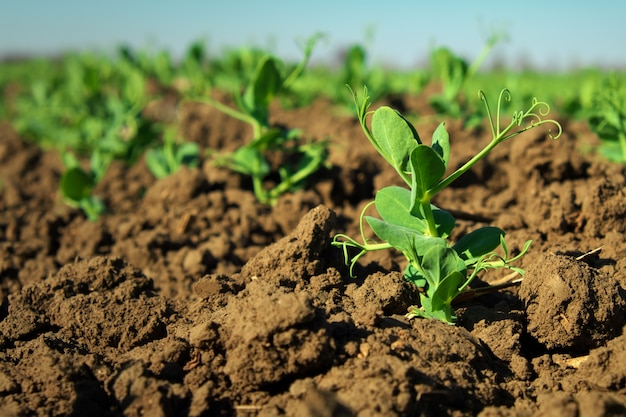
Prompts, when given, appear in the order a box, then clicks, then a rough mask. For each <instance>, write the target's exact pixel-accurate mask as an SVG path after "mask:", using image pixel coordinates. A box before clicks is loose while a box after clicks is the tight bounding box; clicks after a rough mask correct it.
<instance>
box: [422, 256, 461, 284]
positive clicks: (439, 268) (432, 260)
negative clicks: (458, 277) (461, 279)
mask: <svg viewBox="0 0 626 417" xmlns="http://www.w3.org/2000/svg"><path fill="white" fill-rule="evenodd" d="M421 265H422V270H423V271H424V274H425V276H426V280H427V281H428V284H429V285H430V286H433V287H434V289H436V288H437V287H438V286H439V285H440V283H441V281H442V280H443V279H444V278H445V277H447V276H449V275H451V274H452V273H454V272H458V273H460V274H462V275H466V274H467V268H466V267H465V262H463V259H461V258H460V257H459V255H457V253H456V252H455V251H454V250H453V249H452V248H449V247H448V246H447V245H445V246H444V245H435V246H432V247H430V248H429V249H428V250H427V251H426V252H425V253H424V257H423V258H422V264H421ZM459 285H460V284H459Z"/></svg>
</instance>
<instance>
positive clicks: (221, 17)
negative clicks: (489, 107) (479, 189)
mask: <svg viewBox="0 0 626 417" xmlns="http://www.w3.org/2000/svg"><path fill="white" fill-rule="evenodd" d="M383 4H384V5H383ZM625 18H626V2H616V1H614V0H610V1H609V0H595V1H594V2H586V3H583V2H577V1H576V0H571V1H552V2H550V1H546V0H544V1H537V0H526V1H519V0H508V1H502V0H500V1H486V0H483V1H456V2H455V1H441V0H440V1H435V0H431V1H430V2H424V1H415V0H414V1H393V0H388V1H384V2H383V1H378V2H373V1H368V0H363V1H360V2H354V1H340V0H334V1H329V0H317V1H312V2H297V1H293V0H292V1H286V0H265V1H251V0H245V1H244V0H239V1H237V0H222V1H216V0H205V1H198V0H196V1H193V0H187V1H185V0H181V1H177V2H173V1H163V0H151V1H147V0H124V1H122V0H108V1H97V2H96V1H93V0H54V1H43V0H2V6H1V7H0V56H6V55H7V54H16V53H18V54H33V53H34V54H42V53H45V54H51V53H56V52H59V51H64V50H68V49H72V50H76V49H98V50H104V51H111V50H113V48H114V47H116V46H117V45H119V44H121V43H126V44H130V45H131V46H133V47H136V48H151V49H153V50H161V49H167V50H169V51H170V52H172V53H173V54H174V55H176V56H178V55H180V54H181V53H182V51H184V50H185V48H186V47H187V46H188V45H189V44H190V43H191V42H192V41H194V40H198V39H204V40H206V41H207V45H208V47H209V51H210V52H213V53H215V54H219V53H220V52H221V51H222V50H223V49H224V48H225V47H228V46H230V47H237V46H243V45H249V44H253V45H256V46H261V47H266V48H269V49H270V50H272V51H273V52H274V53H276V54H277V55H279V56H281V57H283V58H285V59H297V58H299V57H300V49H299V46H298V42H301V41H302V40H304V39H306V38H307V37H309V36H311V35H312V34H314V33H316V32H324V33H325V34H326V35H327V40H326V41H325V42H324V43H321V44H319V45H318V47H317V48H316V49H315V51H314V54H313V60H317V61H324V62H327V61H332V59H333V58H334V57H335V56H336V53H337V51H338V50H339V49H340V48H342V47H345V46H347V45H350V44H352V43H356V42H358V43H362V44H364V45H366V46H367V48H368V51H369V59H370V62H372V63H386V64H392V65H396V66H399V67H402V68H410V67H411V66H415V65H418V64H420V63H423V62H424V60H425V59H426V58H427V56H428V53H429V51H430V50H431V49H432V48H433V47H437V46H447V47H449V48H451V49H452V50H453V51H455V52H456V53H458V54H460V55H462V56H464V57H466V58H468V59H471V58H473V57H474V56H476V55H477V54H478V52H479V51H480V49H481V48H482V47H483V45H484V43H485V41H486V39H487V38H488V36H489V35H490V34H491V33H493V32H494V31H498V32H504V33H506V34H507V35H508V40H507V41H503V42H500V43H499V44H498V45H497V46H496V48H495V49H494V50H493V51H492V54H491V56H490V59H491V60H495V59H500V60H504V61H505V62H506V63H507V65H508V66H513V67H514V66H516V65H519V64H520V62H529V63H530V64H532V65H533V66H534V67H535V68H539V69H542V68H556V69H567V68H570V67H572V66H597V65H601V66H610V67H616V66H619V67H624V66H626V50H625V48H624V44H625V43H626V23H625ZM368 33H370V34H371V36H370V35H368ZM489 62H490V61H488V63H489Z"/></svg>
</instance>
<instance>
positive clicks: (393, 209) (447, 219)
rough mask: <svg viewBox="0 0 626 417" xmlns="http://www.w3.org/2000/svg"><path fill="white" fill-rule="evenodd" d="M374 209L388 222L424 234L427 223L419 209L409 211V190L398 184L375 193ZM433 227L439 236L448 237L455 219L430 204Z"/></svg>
mask: <svg viewBox="0 0 626 417" xmlns="http://www.w3.org/2000/svg"><path fill="white" fill-rule="evenodd" d="M374 201H375V203H376V210H377V211H378V214H380V217H381V218H382V219H383V220H384V221H386V222H389V223H393V224H397V225H400V226H404V227H407V228H409V229H413V230H414V231H416V232H419V233H421V234H426V232H427V230H428V223H427V222H426V219H425V218H424V214H423V213H422V212H421V211H417V212H416V213H410V211H409V207H410V205H411V202H412V200H411V191H409V190H407V189H406V188H402V187H398V186H395V185H393V186H390V187H385V188H383V189H382V190H380V191H378V192H377V193H376V197H375V199H374ZM430 207H431V209H432V211H433V217H434V219H435V227H436V229H437V233H438V234H439V236H440V237H443V238H445V237H448V236H450V235H451V234H452V230H453V229H454V226H455V222H456V220H455V219H454V217H452V215H451V214H450V213H448V212H447V211H445V210H441V209H440V208H439V207H437V206H435V205H433V204H431V205H430Z"/></svg>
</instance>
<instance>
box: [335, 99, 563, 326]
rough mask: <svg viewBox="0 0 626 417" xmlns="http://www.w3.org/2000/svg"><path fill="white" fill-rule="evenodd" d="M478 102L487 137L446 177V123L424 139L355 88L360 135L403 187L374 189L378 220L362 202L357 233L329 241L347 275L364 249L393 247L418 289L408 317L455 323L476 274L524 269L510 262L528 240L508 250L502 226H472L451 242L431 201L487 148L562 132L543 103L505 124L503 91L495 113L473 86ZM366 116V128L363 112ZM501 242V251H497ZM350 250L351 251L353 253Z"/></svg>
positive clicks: (445, 221) (448, 227)
mask: <svg viewBox="0 0 626 417" xmlns="http://www.w3.org/2000/svg"><path fill="white" fill-rule="evenodd" d="M479 95H480V98H481V99H482V101H483V102H484V105H485V108H486V112H487V115H488V118H489V123H490V126H491V134H492V139H491V141H490V142H489V144H488V145H487V146H485V147H484V148H483V149H482V150H481V151H480V152H479V153H477V154H476V155H475V156H474V157H473V158H471V159H470V160H469V161H468V162H467V163H465V164H464V165H463V166H461V167H460V168H458V169H457V170H456V171H454V172H453V173H451V174H449V175H448V176H445V174H446V169H447V166H448V162H449V160H450V140H449V135H448V132H447V131H446V129H445V125H444V123H441V124H440V125H439V127H438V128H437V129H436V130H435V132H434V133H433V136H432V141H431V144H430V146H428V145H426V144H424V143H422V140H421V139H420V137H419V135H418V133H417V131H416V130H415V128H414V127H413V125H412V124H411V123H409V122H408V121H407V120H406V119H405V118H404V117H403V116H402V115H401V114H399V113H398V112H397V111H395V110H393V109H391V108H389V107H386V106H383V107H380V108H378V109H377V110H376V111H374V112H370V111H368V108H369V106H370V104H371V102H370V98H369V96H368V94H367V88H365V89H364V94H363V98H362V99H359V98H358V97H357V95H356V94H354V93H353V97H354V101H355V104H356V109H357V115H358V119H359V121H360V124H361V127H362V129H363V132H364V133H365V136H367V138H368V139H369V141H370V142H371V143H372V145H373V146H374V148H376V150H377V151H378V153H380V155H381V156H382V157H383V158H384V159H385V160H386V161H387V162H388V163H389V164H390V165H391V166H392V167H393V168H394V169H395V170H396V172H397V173H398V175H400V177H401V178H402V179H403V180H404V182H405V183H406V185H407V186H408V188H404V187H399V186H390V187H386V188H383V189H381V190H379V191H378V192H377V193H376V196H375V199H374V201H373V202H372V203H370V205H372V204H373V205H374V206H375V207H376V211H377V212H378V214H379V216H380V218H376V217H371V216H365V211H366V210H367V209H368V207H369V206H370V205H368V206H366V207H365V208H364V209H363V211H362V213H361V238H362V242H363V243H361V242H359V241H357V240H356V239H353V238H351V237H349V236H346V235H344V234H337V235H336V236H335V237H334V239H333V245H334V246H337V247H340V248H343V251H344V256H345V259H346V263H350V275H353V268H354V265H355V264H356V262H357V261H358V259H359V258H360V257H361V256H363V255H364V254H366V253H367V252H370V251H375V250H381V249H391V248H394V249H397V250H399V251H400V252H402V254H403V255H404V256H405V257H406V259H407V261H408V264H407V267H406V269H405V271H404V277H405V278H406V279H407V280H408V281H410V282H412V283H413V284H415V285H416V286H417V287H418V288H421V289H422V290H423V291H420V295H419V298H420V306H419V307H417V306H413V307H411V308H410V309H409V313H408V314H407V316H408V317H410V318H412V317H426V318H433V319H438V320H441V321H444V322H447V323H450V324H452V323H454V322H455V320H456V316H455V313H454V309H453V307H452V301H453V300H454V299H455V298H456V297H457V296H459V295H461V294H463V293H464V292H466V291H469V285H470V283H471V282H472V280H474V278H476V276H477V275H478V274H479V273H480V272H481V271H485V270H488V269H498V268H508V269H511V270H513V271H517V272H519V273H520V274H523V272H524V271H523V270H521V269H520V268H516V267H514V266H512V265H511V263H512V262H514V261H516V260H517V259H519V258H520V257H521V256H523V255H524V254H525V253H526V252H527V251H528V249H529V247H530V243H531V242H530V241H528V242H526V244H525V245H524V247H523V248H522V250H521V252H520V253H519V254H518V255H516V256H511V254H510V253H509V249H508V247H507V245H506V242H505V240H504V235H505V233H504V231H502V230H501V229H499V228H497V227H493V226H487V227H483V228H480V229H477V230H474V231H472V232H470V233H468V234H466V235H464V236H463V237H462V238H460V239H459V240H458V241H457V242H449V239H448V238H449V237H450V236H451V235H452V231H453V229H454V226H455V219H454V217H452V215H451V214H450V213H449V212H447V211H445V210H442V209H440V208H439V207H437V206H435V205H434V204H432V203H431V200H432V199H433V198H434V197H435V196H436V195H437V194H438V193H439V192H440V191H442V190H443V189H444V188H446V187H447V186H449V185H450V184H451V183H452V182H453V181H454V180H456V179H457V178H459V177H460V176H461V175H463V174H464V173H465V172H467V171H468V170H469V169H470V168H471V167H472V166H473V165H474V164H476V162H478V161H479V160H480V159H482V158H484V157H485V156H486V155H487V154H488V153H489V152H490V151H491V150H492V149H493V148H495V147H496V146H498V145H499V144H500V143H502V142H504V141H505V140H507V139H511V138H513V137H515V136H517V135H519V134H521V133H523V132H525V131H527V130H529V129H532V128H535V127H537V126H540V125H543V124H553V125H554V126H556V128H558V133H557V134H556V135H552V134H551V133H550V137H552V138H553V139H556V138H558V137H559V136H560V135H561V132H562V129H561V126H560V125H559V123H558V122H556V121H554V120H544V119H543V117H544V116H546V115H547V114H548V113H549V110H550V108H549V106H548V104H547V103H544V102H539V101H537V100H536V99H533V101H532V104H531V105H530V107H529V108H528V109H527V110H525V111H518V112H516V113H514V114H513V117H512V120H511V122H510V123H509V124H508V125H506V126H505V127H504V128H503V127H502V126H501V117H500V110H501V108H502V104H503V101H504V100H510V99H511V96H510V93H509V91H508V90H502V91H501V93H500V96H499V99H498V108H497V112H496V115H495V118H493V117H492V113H491V109H490V107H489V104H488V102H487V98H486V97H485V95H484V93H483V92H482V91H481V92H479ZM369 115H371V129H370V128H369V127H368V124H367V118H368V116H369ZM364 219H365V221H367V223H368V225H369V226H370V227H371V228H372V230H373V231H374V233H375V234H376V236H377V237H378V238H379V239H380V240H381V241H380V242H372V241H368V239H367V238H366V237H365V233H364V229H363V227H364V222H363V220H364ZM498 247H500V248H501V249H502V252H503V254H498V253H497V252H496V249H497V248H498ZM351 249H357V250H358V253H357V254H356V256H351V255H350V253H349V252H350V251H351Z"/></svg>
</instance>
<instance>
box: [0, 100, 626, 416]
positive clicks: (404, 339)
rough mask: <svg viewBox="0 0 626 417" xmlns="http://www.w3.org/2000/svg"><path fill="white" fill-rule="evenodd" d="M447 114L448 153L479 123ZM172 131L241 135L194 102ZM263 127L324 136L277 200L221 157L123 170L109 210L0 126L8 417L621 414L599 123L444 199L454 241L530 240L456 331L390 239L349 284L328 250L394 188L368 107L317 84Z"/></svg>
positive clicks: (520, 140) (620, 180)
mask: <svg viewBox="0 0 626 417" xmlns="http://www.w3.org/2000/svg"><path fill="white" fill-rule="evenodd" d="M390 103H391V104H392V105H393V106H394V107H395V108H398V109H399V110H401V111H402V112H403V113H404V114H406V115H407V117H408V118H409V119H410V120H412V121H413V122H414V123H415V124H416V127H417V129H418V131H419V132H420V134H421V136H422V138H429V137H430V134H431V133H432V132H433V131H434V129H435V128H436V126H437V124H438V123H439V122H440V121H441V120H442V119H438V118H433V117H430V116H432V115H433V113H432V110H430V109H429V108H428V106H427V105H426V104H424V103H426V98H425V97H423V96H418V97H394V98H393V100H391V99H390V100H386V101H385V100H383V101H381V102H380V103H377V105H378V104H390ZM164 106H167V103H165V104H164ZM158 107H159V106H158V104H157V105H155V108H156V109H157V110H158ZM375 107H376V106H374V108H375ZM153 110H154V108H153ZM162 110H163V109H162ZM163 111H164V112H166V113H167V108H165V109H164V110H163ZM170 113H171V112H170ZM418 115H419V117H418ZM444 120H445V119H444ZM445 121H446V125H447V128H448V130H449V132H450V136H451V143H452V160H451V163H450V165H451V168H456V167H458V166H460V165H461V164H462V163H463V162H465V161H466V160H467V159H468V158H469V157H470V156H471V155H473V153H474V152H476V150H478V149H480V148H481V147H482V146H484V145H485V144H486V143H487V142H488V140H489V131H488V129H487V126H483V127H482V128H476V129H466V128H464V127H463V126H462V124H461V122H459V121H455V120H445ZM179 122H180V126H181V128H182V129H183V131H184V132H185V134H186V136H187V137H188V138H189V139H190V140H193V141H196V142H198V143H199V144H200V145H201V147H202V148H203V149H207V148H213V149H234V148H236V147H237V146H238V145H240V144H241V143H243V142H245V141H246V138H247V137H248V136H249V135H250V133H251V132H250V131H249V129H248V128H247V127H246V126H245V125H243V124H241V123H240V122H238V121H236V120H234V119H231V118H228V117H227V116H225V115H223V114H221V113H219V112H218V111H216V110H214V109H212V108H210V107H207V106H203V105H198V104H188V105H186V106H183V107H182V109H181V111H180V114H179ZM272 122H273V123H275V124H280V125H284V126H287V127H297V128H300V129H302V130H303V131H304V132H305V134H306V136H307V137H310V138H311V139H313V140H324V139H329V140H330V141H331V144H332V147H331V153H330V158H329V162H330V164H329V167H328V169H325V170H324V171H322V172H320V173H318V174H317V175H316V176H315V178H314V179H313V180H312V182H311V183H310V185H309V187H308V188H307V189H306V190H302V191H298V192H296V193H294V194H288V195H284V196H283V197H281V198H280V199H279V201H278V203H277V204H276V205H275V206H273V207H269V206H266V205H262V204H259V203H258V202H257V201H256V200H255V197H254V195H253V193H252V191H251V184H250V183H249V181H248V180H246V179H245V178H242V177H240V176H238V175H235V174H233V173H231V172H228V171H224V170H223V169H220V168H216V167H214V166H212V165H211V163H210V161H208V160H205V161H204V162H203V163H202V165H201V167H200V168H198V169H187V168H184V169H182V170H180V171H179V172H178V173H176V174H175V175H172V176H170V177H168V178H165V179H162V180H156V179H155V178H154V177H153V176H152V175H151V174H150V173H149V172H148V170H147V169H146V167H145V164H143V163H139V164H137V165H135V166H133V167H127V166H124V165H122V164H117V163H116V164H114V165H113V166H112V167H111V169H110V170H109V171H108V173H107V175H106V177H105V179H104V180H103V181H102V183H101V184H100V185H99V186H98V189H97V191H96V193H97V194H98V195H99V196H100V197H102V198H103V199H104V200H105V202H106V204H107V206H108V208H109V212H108V213H107V214H106V215H103V216H101V217H100V219H99V220H98V221H96V222H90V221H88V220H86V219H85V217H84V216H83V215H82V213H81V212H80V211H77V210H74V209H71V208H69V207H67V206H66V205H64V204H63V203H62V202H61V201H60V200H59V197H58V195H57V192H56V190H57V189H58V180H59V176H60V173H61V172H62V164H61V162H60V160H59V157H58V155H57V154H56V153H54V152H50V151H49V152H46V151H42V150H41V149H39V148H37V147H35V146H33V145H31V144H28V143H26V142H25V141H23V140H22V138H20V137H19V136H18V135H17V134H16V133H15V132H14V131H13V130H12V129H11V127H10V125H9V124H7V123H5V124H2V125H0V161H1V164H0V180H1V187H2V188H1V189H2V193H1V194H0V213H1V215H0V245H1V249H0V415H2V416H69V415H74V416H85V415H89V416H92V417H95V416H129V417H134V416H331V415H332V416H352V415H354V416H395V415H397V416H406V415H420V416H473V415H479V416H482V417H495V416H605V415H611V416H616V415H625V414H626V335H625V334H624V333H623V329H624V326H625V325H626V293H625V292H624V291H625V287H626V244H624V233H625V232H626V220H625V215H626V196H625V184H626V180H625V177H626V168H625V167H624V166H621V165H617V164H611V163H608V162H606V161H604V160H601V159H599V158H598V157H596V156H594V154H593V153H592V152H589V149H593V147H594V146H596V145H597V141H598V139H597V138H596V137H595V136H594V135H593V134H592V133H591V132H590V131H589V130H588V128H587V127H586V124H585V123H583V122H580V121H575V120H570V119H560V122H561V123H562V125H563V128H564V133H563V136H562V137H561V138H560V139H558V140H557V141H552V140H550V139H549V138H547V137H546V135H545V131H531V132H529V133H527V134H525V135H523V136H520V137H517V138H516V139H514V140H512V141H510V142H507V143H505V144H503V145H501V146H500V147H499V148H497V149H496V150H495V151H494V152H493V153H491V154H490V155H489V156H488V157H487V158H486V159H485V160H483V161H481V162H480V163H479V164H478V165H476V166H475V167H474V168H473V169H472V171H471V172H469V173H467V174H466V175H464V176H463V177H461V178H460V179H459V181H458V182H457V183H456V184H455V185H454V186H453V187H451V188H450V189H448V190H445V191H444V192H442V193H441V194H440V195H438V196H437V198H436V201H435V203H436V204H437V205H439V206H440V207H442V208H444V209H447V210H449V211H451V212H452V213H453V214H454V215H455V217H456V218H457V219H458V222H457V223H458V224H457V228H456V229H455V236H454V238H458V237H459V236H461V235H463V234H464V233H467V232H469V231H471V230H473V229H475V228H478V227H480V226H483V225H495V226H498V227H500V228H502V229H503V230H505V231H506V232H507V242H508V244H509V247H510V248H511V250H512V251H513V252H515V251H519V250H520V248H522V247H523V245H524V242H525V241H526V240H529V239H532V241H533V243H532V246H531V250H530V251H529V252H528V254H527V255H526V256H525V257H523V258H522V259H521V261H520V263H519V265H518V266H521V267H523V268H525V269H526V271H527V273H526V275H525V276H524V279H523V281H522V282H521V284H520V285H519V286H513V287H510V288H508V289H505V290H501V291H499V292H496V293H492V294H488V295H485V296H481V297H478V298H474V299H471V300H466V301H464V302H460V303H458V304H457V305H456V311H457V314H458V316H459V321H458V324H457V325H456V326H451V325H447V324H444V323H441V322H438V321H432V320H425V319H413V320H408V319H406V318H405V316H404V314H405V313H406V312H407V308H408V307H409V306H410V305H413V304H415V303H416V302H417V300H416V292H415V289H414V288H411V286H410V285H409V284H408V283H407V282H406V281H404V279H403V278H402V273H401V271H402V270H403V268H404V260H403V258H402V256H401V255H400V254H397V253H393V252H391V251H381V252H377V253H374V254H372V255H368V256H367V257H365V258H364V259H363V260H362V261H360V264H359V265H358V266H357V267H356V268H355V275H356V278H350V277H349V274H348V271H347V268H346V266H345V264H344V262H343V257H342V253H341V250H339V249H337V248H335V247H333V246H331V245H330V242H331V239H332V237H333V236H334V235H335V234H336V233H339V232H341V233H347V234H349V235H351V236H358V233H359V231H358V219H359V214H360V211H361V209H362V208H363V207H364V206H365V204H367V203H368V202H369V201H371V200H372V198H373V197H374V193H375V190H376V189H379V188H381V187H383V186H387V185H391V184H393V183H395V182H396V181H397V180H396V177H395V173H394V172H393V170H391V168H389V167H388V166H386V165H385V163H384V161H383V160H382V158H381V157H380V156H379V155H378V154H377V153H376V152H375V150H374V149H373V148H372V147H371V145H370V144H369V143H368V142H367V139H366V138H365V136H364V135H363V133H362V132H361V130H360V127H359V125H358V123H357V121H356V120H355V118H354V117H353V116H352V115H351V114H349V113H348V112H346V111H339V110H338V109H337V108H336V107H334V106H332V105H331V103H329V102H328V101H326V100H324V99H319V100H317V101H316V102H314V103H313V104H312V105H311V106H309V107H307V108H301V109H283V108H282V107H281V106H280V105H279V104H276V105H275V106H274V109H273V113H272ZM595 249H599V250H596V251H594V250H595ZM503 274H504V273H502V272H500V273H499V274H495V273H494V274H487V275H485V276H483V277H481V279H480V282H478V283H477V284H478V285H482V284H485V283H488V282H491V281H492V280H496V279H499V278H501V277H502V275H503Z"/></svg>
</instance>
